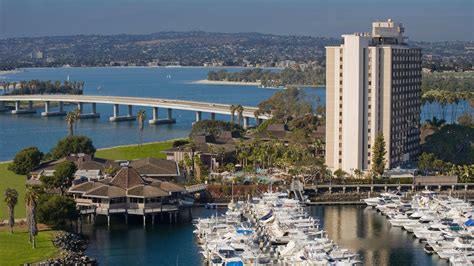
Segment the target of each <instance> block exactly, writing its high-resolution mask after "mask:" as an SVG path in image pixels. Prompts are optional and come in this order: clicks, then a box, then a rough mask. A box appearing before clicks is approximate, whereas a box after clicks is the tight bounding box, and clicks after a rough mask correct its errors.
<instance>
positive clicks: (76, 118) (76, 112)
mask: <svg viewBox="0 0 474 266" xmlns="http://www.w3.org/2000/svg"><path fill="white" fill-rule="evenodd" d="M72 112H73V114H74V132H76V135H77V122H78V121H79V119H81V112H82V110H81V109H79V108H77V107H76V108H74V110H72Z"/></svg>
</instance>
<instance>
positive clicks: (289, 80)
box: [207, 67, 326, 87]
mask: <svg viewBox="0 0 474 266" xmlns="http://www.w3.org/2000/svg"><path fill="white" fill-rule="evenodd" d="M207 79H208V80H218V81H235V82H260V84H261V85H262V86H265V87H279V86H288V85H305V86H320V85H322V84H324V83H325V82H326V81H325V72H324V69H323V68H321V67H314V68H306V69H304V70H302V69H300V68H285V69H283V70H282V71H279V72H275V71H271V70H268V69H267V70H264V69H261V68H255V69H245V70H242V71H240V72H228V71H227V70H218V71H210V72H209V73H208V74H207Z"/></svg>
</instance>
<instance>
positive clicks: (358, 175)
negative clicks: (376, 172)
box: [354, 169, 364, 179]
mask: <svg viewBox="0 0 474 266" xmlns="http://www.w3.org/2000/svg"><path fill="white" fill-rule="evenodd" d="M354 174H355V176H356V177H357V178H358V179H361V177H362V175H363V174H364V172H362V171H361V170H360V169H355V170H354Z"/></svg>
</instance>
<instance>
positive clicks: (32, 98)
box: [0, 94, 270, 127]
mask: <svg viewBox="0 0 474 266" xmlns="http://www.w3.org/2000/svg"><path fill="white" fill-rule="evenodd" d="M6 102H14V103H15V107H14V109H13V110H12V111H11V112H12V114H26V113H35V112H36V110H35V109H34V108H33V102H43V103H44V107H45V111H44V112H42V113H41V115H42V116H45V117H46V116H60V115H66V112H64V109H63V105H64V103H75V104H77V107H78V109H79V111H80V113H81V115H80V117H81V118H98V117H99V116H100V114H99V113H97V112H96V104H111V105H113V116H112V117H110V119H109V120H110V121H112V122H118V121H130V120H135V119H136V117H135V116H134V115H133V106H142V107H151V108H153V112H152V119H150V120H149V123H150V124H169V123H175V119H174V118H173V116H172V110H186V111H193V112H195V113H196V121H200V120H201V119H202V113H209V114H210V119H215V115H216V114H224V115H231V110H230V106H231V105H229V104H220V103H206V102H196V101H184V100H171V99H159V98H144V97H125V96H99V95H47V94H45V95H8V96H0V110H4V111H5V110H7V109H6V108H5V103H6ZM25 102H26V103H27V105H26V106H23V107H22V106H21V104H22V103H25ZM52 102H53V103H54V102H55V103H58V108H57V110H56V111H54V110H52V105H51V103H52ZM84 104H91V105H92V108H91V112H90V113H85V112H84V111H85V110H84ZM120 106H125V107H126V110H127V114H126V115H123V116H121V115H120V113H119V110H120V108H119V107H120ZM160 108H161V109H163V110H165V113H166V116H165V117H163V118H159V116H158V110H159V109H160ZM243 108H244V111H243V113H242V117H243V122H244V127H248V126H249V120H250V118H255V115H254V112H255V111H256V110H257V109H258V108H256V107H250V106H243ZM235 115H237V112H235ZM269 118H270V117H268V116H267V115H259V116H258V119H257V123H260V122H261V120H266V119H269Z"/></svg>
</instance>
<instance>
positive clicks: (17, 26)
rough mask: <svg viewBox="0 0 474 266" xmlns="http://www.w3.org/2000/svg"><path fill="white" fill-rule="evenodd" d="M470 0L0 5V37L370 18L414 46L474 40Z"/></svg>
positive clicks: (344, 27) (345, 24) (339, 26)
mask: <svg viewBox="0 0 474 266" xmlns="http://www.w3.org/2000/svg"><path fill="white" fill-rule="evenodd" d="M473 14H474V4H473V1H472V0H450V1H441V0H419V1H416V2H415V1H412V0H411V1H410V0H398V1H393V0H392V1H389V0H358V1H352V0H293V1H289V0H239V1H236V0H200V1H196V0H42V1H37V0H0V38H2V39H4V38H12V37H31V36H58V35H77V34H102V35H111V34H120V33H128V34H147V33H153V32H159V31H190V30H202V31H209V32H228V33H234V32H260V33H271V34H279V35H310V36H323V37H335V38H339V37H340V35H341V34H343V33H347V32H353V31H357V30H359V29H365V28H369V26H370V24H371V22H372V21H374V20H386V19H387V18H392V19H394V20H396V21H400V22H402V23H403V24H404V25H405V26H406V28H407V29H409V30H408V31H407V32H406V35H407V36H408V37H409V38H411V39H412V40H416V41H446V40H467V41H474V33H473V32H472V28H473V27H474V15H473Z"/></svg>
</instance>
